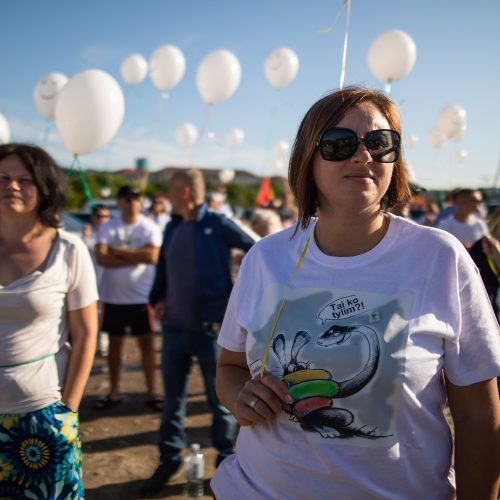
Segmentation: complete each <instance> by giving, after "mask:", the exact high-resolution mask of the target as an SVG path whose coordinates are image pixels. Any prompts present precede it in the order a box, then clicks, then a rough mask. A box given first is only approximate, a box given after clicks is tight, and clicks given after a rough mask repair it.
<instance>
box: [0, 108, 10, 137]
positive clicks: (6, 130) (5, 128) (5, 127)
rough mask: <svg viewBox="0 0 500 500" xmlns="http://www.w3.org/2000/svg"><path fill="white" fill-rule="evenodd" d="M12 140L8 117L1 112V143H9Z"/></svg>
mask: <svg viewBox="0 0 500 500" xmlns="http://www.w3.org/2000/svg"><path fill="white" fill-rule="evenodd" d="M9 142H10V127H9V122H8V121H7V118H5V116H4V115H2V113H0V144H8V143H9Z"/></svg>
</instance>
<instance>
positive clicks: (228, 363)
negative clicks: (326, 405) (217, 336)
mask: <svg viewBox="0 0 500 500" xmlns="http://www.w3.org/2000/svg"><path fill="white" fill-rule="evenodd" d="M215 383H216V388H217V395H218V397H219V400H220V402H221V403H222V404H223V405H224V406H225V407H226V408H227V409H228V410H229V411H230V412H231V413H232V414H233V415H234V417H235V418H236V420H237V421H238V423H239V424H240V425H243V426H254V425H255V424H261V423H264V422H266V421H269V420H273V419H274V418H276V415H277V414H278V413H279V412H280V411H282V410H281V407H282V405H284V404H291V403H292V402H293V400H292V397H291V396H290V393H289V392H288V386H287V384H286V382H283V381H282V380H281V379H279V378H278V377H275V376H274V375H264V377H263V378H262V380H261V378H260V376H256V377H255V378H251V376H250V372H249V371H248V365H247V360H246V355H245V353H244V352H234V351H229V350H227V349H222V352H221V354H220V357H219V361H218V363H217V376H216V378H215Z"/></svg>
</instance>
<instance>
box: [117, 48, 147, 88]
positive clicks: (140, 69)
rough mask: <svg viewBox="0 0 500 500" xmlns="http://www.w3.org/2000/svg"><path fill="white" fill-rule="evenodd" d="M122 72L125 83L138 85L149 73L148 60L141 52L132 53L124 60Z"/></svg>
mask: <svg viewBox="0 0 500 500" xmlns="http://www.w3.org/2000/svg"><path fill="white" fill-rule="evenodd" d="M120 72H121V75H122V78H123V81H124V82H125V83H128V84H129V85H137V84H138V83H141V82H142V81H143V80H144V78H146V76H147V75H148V62H147V61H146V59H145V58H144V56H141V54H132V55H130V56H128V57H127V58H126V59H124V60H123V62H122V65H121V67H120Z"/></svg>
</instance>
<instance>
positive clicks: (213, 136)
mask: <svg viewBox="0 0 500 500" xmlns="http://www.w3.org/2000/svg"><path fill="white" fill-rule="evenodd" d="M207 137H208V138H209V139H210V140H211V141H212V142H214V143H215V144H217V146H220V147H221V148H223V147H224V144H223V142H222V141H221V140H220V139H219V138H218V137H217V134H216V133H215V132H208V133H207Z"/></svg>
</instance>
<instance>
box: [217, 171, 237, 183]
mask: <svg viewBox="0 0 500 500" xmlns="http://www.w3.org/2000/svg"><path fill="white" fill-rule="evenodd" d="M235 174H236V173H235V171H234V170H233V169H232V168H225V169H223V170H221V171H220V172H219V180H220V181H221V182H222V183H223V184H229V183H230V182H231V181H232V180H233V179H234V176H235Z"/></svg>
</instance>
